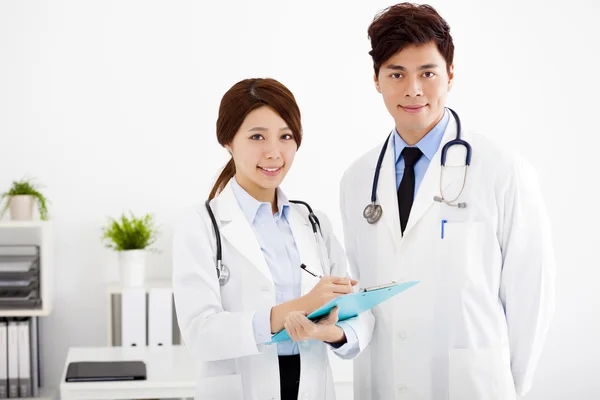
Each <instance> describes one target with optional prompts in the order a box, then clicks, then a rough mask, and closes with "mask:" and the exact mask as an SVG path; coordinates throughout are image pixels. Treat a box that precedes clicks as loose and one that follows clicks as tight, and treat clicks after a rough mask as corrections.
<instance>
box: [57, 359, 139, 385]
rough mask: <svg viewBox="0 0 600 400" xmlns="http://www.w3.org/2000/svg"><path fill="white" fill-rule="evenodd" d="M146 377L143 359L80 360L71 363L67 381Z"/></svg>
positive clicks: (124, 379) (135, 379) (122, 379)
mask: <svg viewBox="0 0 600 400" xmlns="http://www.w3.org/2000/svg"><path fill="white" fill-rule="evenodd" d="M145 379H146V364H144V362H142V361H79V362H72V363H69V366H68V368H67V377H66V379H65V380H66V381H67V382H99V381H137V380H145Z"/></svg>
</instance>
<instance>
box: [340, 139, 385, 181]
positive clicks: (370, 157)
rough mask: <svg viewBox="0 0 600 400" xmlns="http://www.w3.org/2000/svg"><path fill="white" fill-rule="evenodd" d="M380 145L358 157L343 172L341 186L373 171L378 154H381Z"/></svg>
mask: <svg viewBox="0 0 600 400" xmlns="http://www.w3.org/2000/svg"><path fill="white" fill-rule="evenodd" d="M381 146H383V144H382V143H380V144H378V145H377V146H376V147H373V148H372V149H370V150H369V151H367V152H366V153H363V154H362V155H361V156H359V157H358V158H357V159H356V160H354V162H352V164H350V166H349V167H348V168H346V171H345V172H344V174H343V176H342V184H344V182H347V181H348V180H353V179H356V178H357V177H359V176H364V175H365V173H364V172H365V171H370V170H375V166H376V164H377V159H378V158H379V154H380V152H381Z"/></svg>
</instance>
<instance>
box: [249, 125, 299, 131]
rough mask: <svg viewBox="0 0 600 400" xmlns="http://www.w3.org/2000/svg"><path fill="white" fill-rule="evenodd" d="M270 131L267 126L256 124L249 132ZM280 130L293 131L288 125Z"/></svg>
mask: <svg viewBox="0 0 600 400" xmlns="http://www.w3.org/2000/svg"><path fill="white" fill-rule="evenodd" d="M265 131H268V129H267V128H263V127H262V126H255V127H254V128H251V129H249V130H248V132H265ZM279 131H280V132H281V131H291V129H290V128H288V127H287V126H284V127H283V128H280V129H279Z"/></svg>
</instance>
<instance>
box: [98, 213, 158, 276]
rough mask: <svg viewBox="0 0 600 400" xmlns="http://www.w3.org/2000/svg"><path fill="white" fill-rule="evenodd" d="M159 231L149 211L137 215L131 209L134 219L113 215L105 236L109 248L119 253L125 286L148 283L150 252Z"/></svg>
mask: <svg viewBox="0 0 600 400" xmlns="http://www.w3.org/2000/svg"><path fill="white" fill-rule="evenodd" d="M157 233H158V230H157V229H156V228H155V226H154V219H153V217H152V216H151V215H149V214H146V215H144V216H142V217H140V218H137V217H136V216H135V215H133V213H132V212H131V211H130V218H128V217H127V216H125V214H123V215H121V217H120V219H119V220H114V219H112V218H109V224H108V225H107V226H105V227H104V228H103V236H102V238H103V240H104V242H105V246H106V247H107V248H110V249H113V250H115V251H117V252H118V254H119V272H120V276H121V283H122V284H123V285H124V286H143V285H144V282H145V279H146V253H147V251H149V250H151V249H150V246H151V245H152V244H154V242H155V241H156V236H157Z"/></svg>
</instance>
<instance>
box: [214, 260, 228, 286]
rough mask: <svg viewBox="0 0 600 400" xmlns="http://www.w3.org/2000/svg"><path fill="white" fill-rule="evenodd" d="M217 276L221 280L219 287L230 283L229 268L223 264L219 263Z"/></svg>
mask: <svg viewBox="0 0 600 400" xmlns="http://www.w3.org/2000/svg"><path fill="white" fill-rule="evenodd" d="M217 264H218V266H217V276H218V278H219V285H221V286H224V285H225V284H226V283H227V282H229V268H227V266H226V265H223V264H222V263H221V262H217Z"/></svg>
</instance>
